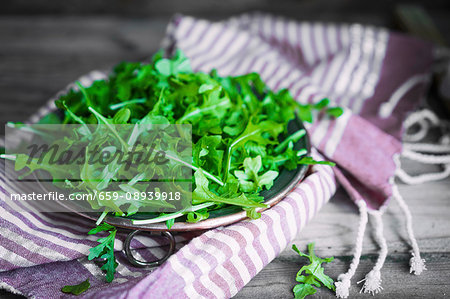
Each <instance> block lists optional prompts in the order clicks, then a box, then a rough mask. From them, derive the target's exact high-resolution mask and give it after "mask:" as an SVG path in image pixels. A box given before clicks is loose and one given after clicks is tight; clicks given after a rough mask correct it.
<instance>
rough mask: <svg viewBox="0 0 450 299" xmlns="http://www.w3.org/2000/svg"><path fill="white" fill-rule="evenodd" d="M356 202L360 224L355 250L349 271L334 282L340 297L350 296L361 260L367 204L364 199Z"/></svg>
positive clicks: (337, 294) (337, 295)
mask: <svg viewBox="0 0 450 299" xmlns="http://www.w3.org/2000/svg"><path fill="white" fill-rule="evenodd" d="M356 204H357V205H358V208H359V225H358V233H357V236H356V246H355V252H354V254H353V260H352V262H351V264H350V267H349V269H348V271H347V272H346V273H343V274H341V275H339V276H338V281H337V282H335V283H334V285H335V286H336V297H338V298H348V296H349V290H350V284H351V279H352V277H353V275H355V271H356V268H358V265H359V260H360V258H361V252H362V244H363V239H364V232H365V230H366V225H367V205H366V203H365V201H364V200H359V201H358V202H357V203H356Z"/></svg>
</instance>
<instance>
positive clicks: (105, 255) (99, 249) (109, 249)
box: [88, 222, 118, 282]
mask: <svg viewBox="0 0 450 299" xmlns="http://www.w3.org/2000/svg"><path fill="white" fill-rule="evenodd" d="M99 232H108V233H109V234H108V236H106V237H103V238H100V239H98V240H97V242H99V243H100V244H99V245H97V246H95V247H94V248H91V249H90V250H89V252H90V253H89V256H88V260H90V261H91V260H93V259H95V258H101V259H105V260H106V262H105V263H104V264H103V266H102V267H101V269H102V270H105V271H106V281H107V282H111V281H113V280H114V274H115V273H116V268H117V266H118V264H117V262H116V259H115V257H114V241H115V238H116V232H117V229H116V228H115V227H114V226H112V225H109V224H107V223H104V222H103V223H102V224H100V225H98V226H97V227H96V228H94V229H92V230H91V231H89V233H88V234H89V235H95V234H98V233H99Z"/></svg>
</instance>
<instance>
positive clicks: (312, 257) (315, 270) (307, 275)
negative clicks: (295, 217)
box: [292, 243, 336, 299]
mask: <svg viewBox="0 0 450 299" xmlns="http://www.w3.org/2000/svg"><path fill="white" fill-rule="evenodd" d="M292 249H293V250H294V251H295V252H297V253H298V254H299V255H300V256H302V257H306V258H308V259H309V263H310V264H309V265H305V266H303V267H301V268H300V270H299V271H298V273H297V276H296V278H295V280H296V281H297V282H299V284H297V285H296V286H295V287H294V289H293V290H292V291H293V292H294V296H295V299H303V298H305V297H306V296H308V295H313V294H315V293H316V292H317V289H316V287H317V288H320V287H321V286H322V285H324V286H326V287H327V288H329V289H330V290H333V291H334V290H335V289H336V288H335V286H334V282H333V279H331V278H330V277H329V276H328V275H326V274H325V273H324V268H323V267H322V264H323V263H329V262H331V261H333V260H334V257H329V258H324V259H323V258H320V257H317V256H316V254H315V253H314V243H309V244H308V253H309V254H305V253H303V252H301V251H300V250H298V248H297V246H295V244H293V245H292Z"/></svg>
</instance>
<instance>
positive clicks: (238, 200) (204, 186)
mask: <svg viewBox="0 0 450 299" xmlns="http://www.w3.org/2000/svg"><path fill="white" fill-rule="evenodd" d="M194 176H195V185H196V188H195V190H194V191H193V192H192V203H193V204H199V203H203V202H218V203H225V204H231V205H237V206H242V207H256V208H267V205H265V204H261V203H257V202H254V201H252V200H250V199H248V198H247V197H246V196H245V194H244V193H241V194H240V195H239V196H235V197H222V196H219V195H217V194H215V193H214V192H212V191H211V190H209V187H208V186H209V181H208V179H207V178H206V177H205V175H204V174H203V172H202V171H201V170H197V171H196V172H195V174H194Z"/></svg>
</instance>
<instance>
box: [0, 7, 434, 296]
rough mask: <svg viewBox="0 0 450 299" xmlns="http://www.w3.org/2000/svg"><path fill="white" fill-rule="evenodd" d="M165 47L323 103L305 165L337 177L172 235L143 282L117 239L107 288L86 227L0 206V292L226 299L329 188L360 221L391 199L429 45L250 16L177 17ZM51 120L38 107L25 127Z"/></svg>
mask: <svg viewBox="0 0 450 299" xmlns="http://www.w3.org/2000/svg"><path fill="white" fill-rule="evenodd" d="M165 46H166V47H167V48H169V49H173V48H174V47H177V48H180V49H182V50H183V51H184V52H185V53H186V55H187V56H188V57H189V58H190V59H191V64H192V67H193V68H194V69H195V70H201V71H210V70H211V69H212V68H216V69H217V70H218V72H219V74H221V75H239V74H244V73H248V72H258V73H260V74H261V77H262V78H263V79H264V80H265V81H266V82H267V84H268V85H269V86H270V87H271V88H273V89H280V88H289V90H290V91H291V93H292V95H293V96H294V97H295V99H296V100H298V101H300V102H303V103H307V102H315V101H318V100H320V99H322V98H324V97H328V98H330V99H331V100H332V101H333V102H334V104H337V105H341V106H343V107H345V108H346V110H345V113H344V115H343V116H341V117H340V118H338V119H336V120H335V119H329V118H327V117H325V116H319V121H317V122H316V123H315V124H314V125H313V126H311V127H309V128H308V130H309V134H310V137H311V141H312V144H313V146H314V147H315V149H313V154H314V156H315V157H316V158H318V159H320V158H322V156H325V157H326V158H327V159H330V160H333V161H335V162H336V163H337V164H338V167H335V168H334V169H331V168H330V167H328V166H314V167H313V168H312V172H311V174H310V175H308V176H307V177H306V178H305V180H304V181H303V182H302V183H301V184H300V185H299V186H298V187H297V188H296V189H295V190H293V192H292V193H290V194H289V195H288V196H287V197H286V198H285V199H284V200H282V201H281V202H280V203H279V204H277V205H276V206H274V207H273V208H271V209H269V210H267V211H265V212H264V213H263V215H262V217H261V218H260V219H258V220H253V221H241V222H239V223H237V224H234V225H230V226H227V227H220V228H217V229H213V230H209V231H207V232H204V233H202V234H191V233H186V234H179V235H177V237H176V239H177V242H178V245H177V246H178V248H179V250H178V251H177V253H176V254H174V255H173V256H171V257H170V258H169V259H168V260H167V262H166V263H165V264H164V265H163V266H161V267H160V268H158V269H156V270H154V271H153V272H149V271H147V270H142V269H138V268H134V267H132V266H130V264H128V263H127V262H126V260H125V257H124V255H123V253H122V252H121V250H122V241H123V239H124V234H123V233H121V234H119V235H118V241H117V243H116V250H117V255H118V261H119V267H118V275H117V278H116V279H115V281H114V282H113V283H111V284H107V283H105V281H104V274H103V273H102V272H101V270H100V269H99V267H98V266H97V265H96V264H94V263H93V262H89V261H87V259H86V255H87V254H88V251H89V248H91V247H92V246H94V245H95V244H96V242H95V239H96V237H92V236H88V235H87V232H88V230H89V229H90V228H92V227H93V225H94V224H93V223H92V222H90V221H88V220H85V219H80V218H79V217H78V216H75V215H71V214H57V213H56V214H42V213H17V212H15V211H14V210H13V209H11V208H10V207H7V206H6V205H4V203H2V202H1V201H0V215H1V216H0V217H1V218H0V228H1V229H0V288H6V289H9V290H11V291H17V292H20V293H22V294H24V295H26V296H28V297H36V298H53V297H60V296H61V295H62V294H61V293H60V289H61V287H62V286H64V285H66V284H73V283H77V282H81V281H83V280H85V279H86V278H89V279H90V281H91V285H92V288H91V289H90V290H89V291H88V292H87V293H85V294H84V296H85V297H87V298H149V297H150V298H187V297H188V298H202V297H206V298H228V297H231V296H233V295H235V294H236V293H237V292H238V291H239V290H240V289H241V288H242V287H243V286H244V285H245V284H246V283H248V282H249V281H250V280H251V278H252V277H254V276H255V275H256V274H257V273H258V272H259V271H260V270H261V269H263V267H264V266H265V265H267V264H268V263H270V261H272V260H273V259H274V258H275V257H276V256H277V255H278V254H279V253H280V252H281V251H282V250H284V248H285V247H286V246H287V245H288V244H289V243H290V242H291V240H292V239H293V238H294V237H295V236H296V234H297V233H298V232H299V231H300V230H301V229H302V228H303V227H304V226H305V225H306V224H307V223H308V221H309V220H310V219H311V218H312V217H314V215H315V214H316V213H317V212H318V211H319V210H320V208H321V207H322V206H323V205H324V204H325V203H326V202H327V201H328V200H329V199H330V197H331V196H332V195H333V194H334V192H335V190H336V186H337V181H338V182H339V183H340V184H342V186H343V187H344V188H346V190H347V191H348V192H349V194H350V197H351V198H352V199H353V200H354V201H358V200H364V201H366V202H367V205H368V207H369V208H371V209H378V208H380V207H382V206H384V205H385V203H386V202H387V200H388V199H389V198H390V197H391V196H392V186H391V183H390V179H391V178H392V177H393V176H394V172H395V169H396V165H395V163H394V160H393V157H394V156H395V155H397V154H398V153H400V151H401V149H402V145H401V141H400V135H401V131H402V122H403V120H404V118H405V117H406V114H407V113H409V112H411V111H412V110H414V109H415V108H416V107H417V105H418V104H419V100H420V99H421V97H422V96H423V94H424V92H425V90H426V87H427V79H428V77H429V67H430V64H431V61H432V55H431V52H432V51H431V50H432V49H431V46H430V45H428V44H426V43H425V42H422V41H419V40H416V39H413V38H410V37H406V36H403V35H399V34H394V33H390V32H388V31H386V30H384V29H380V28H374V27H370V26H361V25H335V24H323V23H309V22H303V23H298V22H295V21H291V20H286V19H283V18H279V17H273V16H270V15H262V14H252V15H243V16H240V17H237V18H232V19H230V20H227V21H224V22H216V23H213V22H209V21H205V20H198V19H195V18H191V17H184V16H178V17H176V18H175V19H174V21H173V22H172V23H171V24H170V25H169V29H168V34H167V39H166V41H165ZM418 57H420V59H417V58H418ZM101 76H102V74H101V73H99V72H93V73H92V74H90V75H88V76H86V77H84V78H82V79H81V80H83V81H82V83H83V84H84V85H86V84H88V83H89V82H92V81H93V80H95V79H98V78H101ZM51 109H54V106H52V104H49V106H48V107H44V108H43V109H42V110H41V111H39V112H38V114H37V115H36V116H35V117H34V118H32V121H36V120H37V119H39V117H40V116H42V115H43V114H45V113H47V112H48V111H49V110H51ZM319 152H320V153H319ZM0 180H1V181H2V187H1V190H0V191H1V192H2V193H4V194H6V195H7V194H8V193H10V192H13V191H14V190H15V187H14V186H9V185H6V183H5V181H4V180H3V179H2V174H1V173H0ZM134 242H135V243H134V244H132V246H133V247H135V248H139V249H138V250H137V253H136V255H137V257H139V258H141V259H143V260H150V259H152V258H155V257H161V256H162V255H163V254H164V249H165V248H164V245H165V244H164V243H162V242H159V241H157V240H154V241H152V240H149V239H148V238H139V237H138V238H137V239H136V240H135V241H134Z"/></svg>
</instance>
